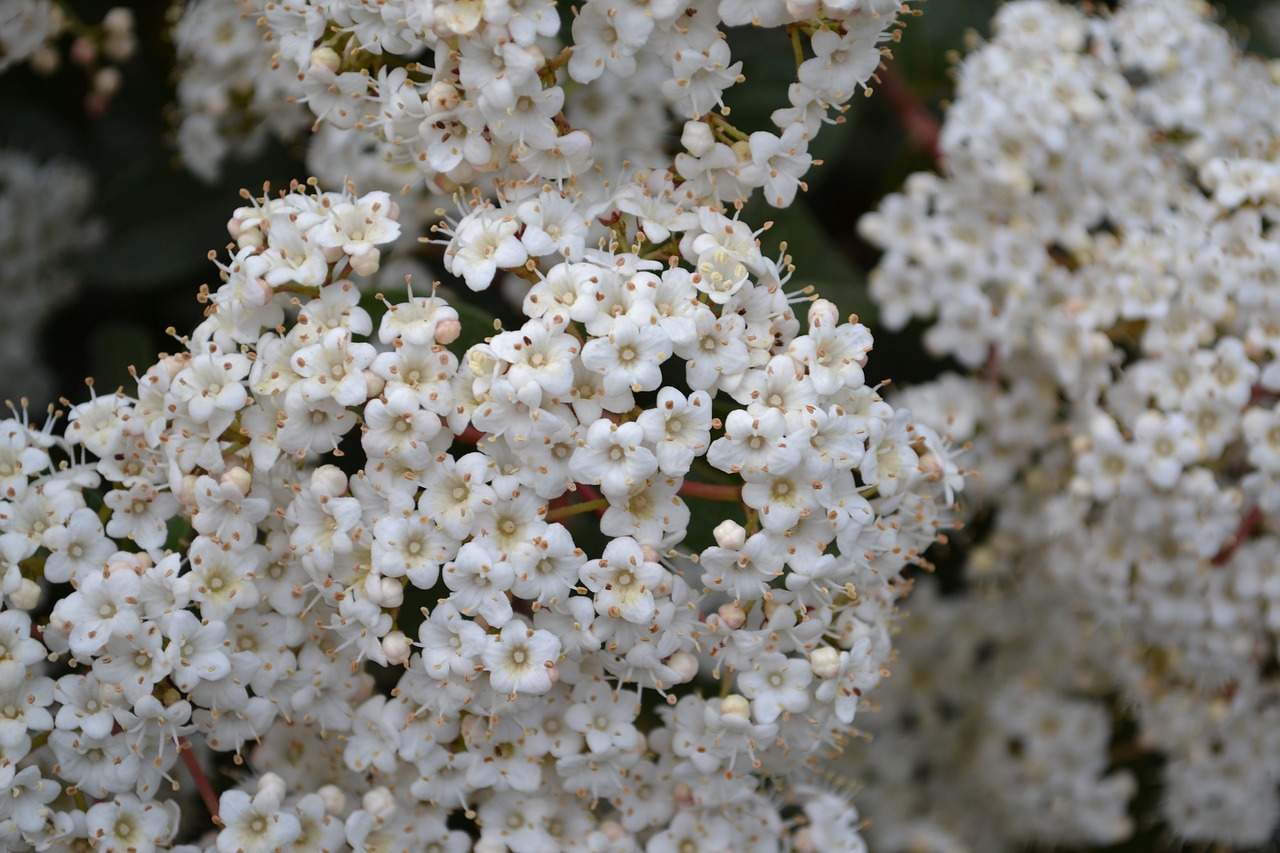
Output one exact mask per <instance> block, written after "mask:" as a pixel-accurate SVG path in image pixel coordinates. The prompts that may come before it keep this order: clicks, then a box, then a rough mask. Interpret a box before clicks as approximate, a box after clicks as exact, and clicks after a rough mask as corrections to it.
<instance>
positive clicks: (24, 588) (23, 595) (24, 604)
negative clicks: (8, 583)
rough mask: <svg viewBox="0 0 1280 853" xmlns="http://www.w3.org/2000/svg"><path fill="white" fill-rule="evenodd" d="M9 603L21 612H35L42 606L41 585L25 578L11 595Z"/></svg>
mask: <svg viewBox="0 0 1280 853" xmlns="http://www.w3.org/2000/svg"><path fill="white" fill-rule="evenodd" d="M9 603H10V604H11V605H13V606H14V607H16V608H18V609H19V610H34V609H35V608H36V606H37V605H39V604H40V584H38V583H36V582H35V581H33V580H31V579H30V578H23V579H22V580H20V581H19V582H18V588H17V589H15V590H14V591H13V592H11V593H9Z"/></svg>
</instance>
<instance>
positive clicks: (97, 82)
mask: <svg viewBox="0 0 1280 853" xmlns="http://www.w3.org/2000/svg"><path fill="white" fill-rule="evenodd" d="M122 85H124V76H123V75H122V74H121V73H120V69H119V68H116V67H115V66H114V65H108V66H107V67H106V68H99V69H98V71H97V73H95V74H94V75H93V94H94V95H96V96H98V97H100V98H112V97H115V94H116V93H117V92H119V91H120V87H121V86H122Z"/></svg>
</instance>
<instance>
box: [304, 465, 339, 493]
mask: <svg viewBox="0 0 1280 853" xmlns="http://www.w3.org/2000/svg"><path fill="white" fill-rule="evenodd" d="M346 490H347V475H346V474H344V473H342V469H341V468H339V467H338V466H337V465H321V466H320V467H319V468H317V469H316V470H314V471H312V472H311V491H313V492H315V493H316V494H317V495H326V496H328V497H331V498H336V497H338V496H339V495H341V494H342V493H343V492H345V491H346Z"/></svg>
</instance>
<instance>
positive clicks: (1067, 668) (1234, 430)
mask: <svg viewBox="0 0 1280 853" xmlns="http://www.w3.org/2000/svg"><path fill="white" fill-rule="evenodd" d="M1209 11H1210V10H1209V8H1208V6H1207V5H1206V4H1201V3H1197V2H1192V0H1179V2H1167V0H1159V2H1156V1H1155V0H1131V2H1128V3H1124V4H1121V5H1120V6H1119V8H1117V9H1116V10H1114V11H1113V12H1098V13H1097V14H1092V15H1087V14H1085V13H1083V12H1082V11H1080V10H1078V9H1076V8H1074V7H1071V6H1065V5H1059V4H1057V3H1053V2H1047V0H1023V2H1015V3H1010V4H1008V5H1007V6H1005V7H1003V9H1002V10H1001V12H1000V13H999V15H998V17H997V19H996V29H995V36H994V38H993V39H992V40H991V41H990V42H989V43H987V44H984V45H982V46H981V48H980V49H978V50H977V51H976V52H975V53H973V54H972V55H971V56H970V57H968V58H967V59H966V60H965V61H964V63H963V64H962V66H961V67H960V71H959V76H958V80H959V92H958V96H957V98H956V100H955V103H954V105H953V106H952V108H951V110H950V112H949V114H948V117H947V121H946V126H945V128H944V130H943V132H942V140H941V141H942V147H943V150H944V155H945V158H946V169H945V175H944V176H938V175H932V174H924V175H916V176H913V178H912V179H911V180H910V181H909V183H908V185H907V189H906V191H905V192H904V193H902V194H900V195H896V196H892V197H890V198H889V199H887V200H886V201H885V203H884V205H883V207H882V209H881V210H880V211H879V212H878V213H877V214H874V215H872V216H869V217H867V218H866V219H864V220H863V222H862V226H861V227H862V231H863V233H864V234H865V235H866V236H867V237H868V238H870V239H871V240H872V241H873V242H875V243H877V244H879V245H880V246H882V247H883V248H884V249H885V256H884V259H883V262H882V263H881V265H880V267H879V269H878V271H877V273H876V275H875V278H874V279H873V284H872V287H873V293H874V295H875V297H876V298H877V300H878V301H879V303H880V305H881V306H882V307H883V315H882V316H883V318H884V320H885V322H886V324H887V325H890V326H901V325H904V324H905V323H906V322H907V321H908V320H909V319H912V318H920V319H924V320H927V321H928V326H927V329H926V331H925V333H924V341H925V344H926V346H927V347H928V349H929V350H930V351H931V352H933V353H935V354H937V355H940V356H948V357H950V358H952V359H954V361H955V362H958V363H959V364H960V365H961V366H963V367H964V368H967V369H968V370H970V371H971V373H970V375H969V376H967V377H961V376H954V375H953V376H948V377H944V378H942V379H940V380H938V381H937V382H935V383H932V384H931V385H929V386H926V387H922V388H919V389H916V390H915V391H914V392H913V393H912V394H910V395H909V396H908V398H907V399H908V400H909V401H910V405H911V406H912V408H913V410H914V411H916V413H917V414H918V415H919V416H920V417H921V418H922V419H923V420H924V421H926V422H929V423H935V424H939V425H945V429H946V431H947V432H948V433H949V434H950V435H951V437H952V438H953V440H956V441H960V442H971V443H972V444H973V465H974V466H975V467H977V468H979V469H980V470H981V471H982V473H983V477H982V480H980V481H979V484H980V489H981V496H982V498H983V502H984V503H985V504H986V507H987V508H988V511H989V513H990V525H989V526H990V531H989V535H987V536H986V538H985V539H984V540H982V541H981V542H980V543H978V544H977V545H976V546H975V547H974V549H973V550H972V552H971V554H970V557H969V563H968V567H967V576H968V580H969V582H970V584H971V586H972V589H973V590H974V597H975V598H976V599H979V601H978V602H977V603H976V604H975V605H974V606H975V607H980V608H982V611H981V612H982V613H984V614H985V616H984V617H983V618H982V619H981V620H977V621H974V622H972V623H971V624H969V626H968V627H967V628H965V629H963V630H960V629H955V630H951V629H948V630H944V631H943V632H942V633H940V634H939V635H938V636H939V637H942V638H944V639H943V640H942V642H943V643H944V644H945V645H946V647H947V648H948V649H949V651H948V654H955V655H956V657H955V658H954V662H955V670H954V671H953V673H951V674H936V675H929V674H924V675H922V676H921V679H920V681H919V682H916V681H914V680H913V681H912V685H913V686H914V685H915V684H917V683H924V684H932V685H936V687H937V690H938V693H937V695H936V697H935V699H925V698H924V697H922V696H918V695H917V696H911V695H908V694H907V693H906V692H905V691H904V692H903V694H902V696H901V701H902V702H903V703H905V704H906V707H911V708H915V709H917V711H916V712H915V713H914V714H913V717H914V719H916V720H917V721H918V722H920V723H921V724H922V728H923V729H925V730H927V731H926V733H924V734H922V733H921V730H920V729H917V730H915V731H914V732H913V733H912V734H911V735H910V736H909V737H898V738H895V739H893V742H894V743H896V744H898V746H899V747H900V749H899V750H897V751H892V752H890V753H886V754H885V755H884V756H883V757H882V758H881V759H879V761H880V763H881V765H882V767H881V770H886V769H887V768H888V765H889V764H890V763H892V764H895V765H897V764H899V763H900V762H901V761H902V753H901V750H905V749H911V750H920V753H919V754H920V755H921V756H922V761H923V762H924V763H925V764H927V765H929V766H931V767H932V768H933V770H932V772H933V774H934V776H935V780H936V781H937V786H936V788H935V789H934V792H935V795H936V796H934V797H933V798H932V799H930V800H929V801H928V802H927V803H926V802H925V801H923V800H919V799H911V798H907V797H904V798H903V799H900V800H899V804H898V808H899V812H898V813H899V814H900V815H901V816H902V817H903V819H904V820H903V822H895V821H892V820H891V821H888V824H889V825H893V826H895V828H898V829H903V828H905V827H906V823H905V821H906V820H907V819H909V818H910V819H915V820H916V821H917V826H918V827H921V831H922V832H924V831H925V829H928V831H929V832H933V833H935V835H934V836H933V837H935V841H934V842H930V843H931V844H933V845H934V846H933V847H931V848H930V849H949V848H946V847H945V845H944V844H943V843H942V842H941V841H937V840H936V839H937V838H944V837H947V838H950V839H951V840H950V841H949V842H947V843H959V842H961V841H963V842H965V843H976V844H978V846H980V847H981V848H982V849H1000V847H1001V846H1002V845H1009V844H1014V843H1018V842H1025V841H1026V840H1028V839H1041V840H1051V841H1054V842H1065V843H1084V842H1095V843H1111V842H1114V841H1117V840H1120V839H1122V838H1124V837H1126V836H1127V835H1128V833H1129V832H1130V831H1131V829H1132V826H1131V825H1130V824H1129V823H1128V821H1126V820H1125V814H1124V799H1125V797H1124V796H1123V795H1124V794H1126V793H1127V792H1131V791H1132V790H1133V784H1132V782H1133V780H1132V779H1131V778H1128V777H1126V776H1125V775H1124V774H1122V773H1117V772H1114V771H1116V770H1117V769H1119V765H1118V763H1117V761H1121V762H1122V761H1123V759H1120V758H1118V757H1120V756H1124V755H1125V754H1126V753H1128V754H1129V756H1130V759H1129V760H1130V761H1132V758H1133V757H1134V756H1136V755H1140V754H1143V753H1148V754H1150V753H1155V754H1158V755H1159V756H1161V757H1162V759H1163V761H1164V764H1163V769H1162V779H1161V781H1160V785H1161V786H1162V787H1161V791H1160V814H1161V817H1162V818H1163V820H1164V821H1166V822H1167V825H1168V826H1169V827H1170V829H1171V830H1172V831H1173V832H1174V833H1176V834H1177V835H1178V836H1180V837H1183V838H1188V839H1196V840H1206V841H1207V840H1214V841H1220V842H1226V843H1232V844H1241V845H1252V844H1261V843H1263V842H1265V841H1266V840H1267V839H1269V838H1272V837H1273V833H1274V832H1275V830H1276V825H1277V821H1278V820H1280V797H1278V796H1277V784H1278V783H1280V737H1277V733H1278V732H1280V728H1277V725H1276V722H1277V717H1278V715H1280V704H1278V703H1277V696H1280V691H1278V690H1277V688H1280V681H1277V676H1276V673H1277V669H1276V661H1277V657H1278V645H1277V644H1278V642H1280V574H1278V573H1277V572H1278V571H1280V566H1278V565H1277V563H1276V561H1275V557H1274V555H1275V553H1276V549H1277V541H1276V526H1275V524H1274V523H1273V521H1272V519H1273V518H1274V517H1275V513H1276V512H1277V510H1280V487H1278V485H1277V483H1280V479H1278V478H1280V452H1278V450H1277V448H1280V404H1278V401H1280V338H1278V337H1277V329H1280V308H1278V307H1277V306H1278V304H1280V303H1277V297H1276V276H1277V270H1278V269H1280V231H1278V230H1277V229H1278V228H1280V206H1278V205H1280V144H1277V140H1280V86H1277V83H1276V77H1275V75H1274V71H1273V69H1272V68H1270V67H1269V66H1268V65H1267V64H1266V63H1265V62H1262V61H1259V60H1256V59H1250V58H1246V57H1242V56H1241V55H1240V53H1239V51H1238V49H1237V47H1236V46H1235V45H1234V44H1233V42H1232V40H1231V38H1230V37H1229V36H1228V34H1227V33H1226V31H1224V30H1223V29H1222V28H1221V27H1219V26H1218V25H1216V24H1215V23H1214V22H1213V21H1212V20H1211V19H1210V17H1209ZM1015 70H1016V73H1015ZM940 428H944V427H942V426H940ZM988 593H991V594H998V595H1000V596H1001V598H1000V599H999V600H1000V601H1001V602H1003V604H1001V605H998V606H997V605H992V604H990V603H984V601H982V600H981V599H983V598H984V596H985V595H987V594H988ZM921 606H922V608H933V609H935V610H937V612H938V613H939V614H942V613H946V612H948V611H949V610H950V609H951V607H952V606H951V604H949V603H944V604H941V605H937V604H930V603H927V602H926V603H924V604H922V605H921ZM1028 613H1032V614H1035V615H1034V616H1031V617H1028ZM938 618H939V619H944V620H952V621H955V619H958V617H953V616H941V615H940V616H938ZM961 621H963V620H961ZM1001 623H1003V624H1001ZM957 632H959V633H960V634H962V635H963V637H964V639H963V640H958V638H957V636H956V635H957ZM1037 634H1038V635H1039V637H1038V639H1036V640H1034V641H1032V642H1029V641H1027V640H1026V638H1027V637H1028V636H1029V635H1037ZM984 638H986V641H989V642H985V641H984ZM1019 638H1021V639H1019ZM984 646H985V647H986V648H987V652H985V653H983V654H979V653H978V652H977V651H976V650H978V649H980V648H983V647H984ZM992 649H994V650H995V651H994V653H992V651H991V650H992ZM930 657H931V656H930V655H928V654H925V655H922V656H921V657H920V658H918V659H919V660H920V661H921V663H927V665H928V667H930V668H932V667H936V666H938V663H937V661H936V660H934V661H927V662H926V661H925V660H924V659H927V658H930ZM942 705H947V706H949V707H950V708H951V709H952V713H950V714H940V713H939V712H938V708H940V707H942ZM957 708H963V709H966V710H965V713H964V714H961V715H956V714H955V713H954V711H955V709H957ZM1113 715H1121V716H1123V717H1127V718H1128V719H1123V720H1122V723H1123V728H1124V729H1125V730H1130V731H1133V732H1134V734H1133V735H1132V736H1131V737H1132V742H1127V741H1126V742H1123V743H1121V744H1120V746H1119V747H1117V746H1116V745H1115V744H1112V743H1110V742H1109V740H1110V737H1111V736H1110V735H1109V734H1108V728H1109V726H1110V723H1111V720H1112V719H1113ZM965 731H969V732H975V733H981V734H975V735H971V736H969V735H965V734H963V733H964V732H965ZM1128 737H1130V736H1128V735H1126V738H1128ZM956 739H961V740H963V741H965V743H966V746H965V747H963V748H957V747H956V746H952V747H951V748H950V749H948V750H934V749H933V747H932V746H931V744H937V743H940V742H942V741H950V742H953V743H954V741H955V740H956ZM1148 766H1149V765H1148ZM886 772H887V770H886ZM943 779H951V780H953V782H954V784H953V785H952V786H948V785H946V784H945V783H944V782H943V781H941V780H943ZM974 779H981V780H983V782H984V784H983V786H982V787H981V789H980V790H975V788H974V787H973V786H972V784H971V783H972V782H973V780H974ZM959 780H963V781H959ZM898 790H899V791H900V792H903V791H905V788H901V787H900V788H899V789H898ZM944 790H945V791H948V792H949V793H946V794H942V793H939V792H940V791H944ZM889 799H892V798H888V797H887V798H886V801H887V800H889ZM979 800H981V802H979ZM881 807H885V806H884V805H883V803H878V804H877V808H881ZM962 813H964V814H963V815H962ZM1012 815H1016V816H1017V819H1012V818H1011V817H1010V816H1012ZM979 823H981V824H983V826H982V827H978V826H977V825H978V824H979ZM993 827H998V828H999V830H998V831H996V832H995V833H993V831H992V828H993ZM926 834H927V833H926ZM909 836H910V833H904V834H902V835H900V836H899V837H898V840H897V841H896V842H894V843H889V842H886V845H887V846H886V849H907V846H908V844H909ZM993 836H994V837H993ZM977 839H982V840H981V842H980V843H979V842H978V841H977ZM911 849H916V848H911Z"/></svg>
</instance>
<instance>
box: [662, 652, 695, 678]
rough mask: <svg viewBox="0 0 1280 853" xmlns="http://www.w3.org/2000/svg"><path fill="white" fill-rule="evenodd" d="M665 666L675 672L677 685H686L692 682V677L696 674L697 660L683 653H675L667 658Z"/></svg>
mask: <svg viewBox="0 0 1280 853" xmlns="http://www.w3.org/2000/svg"><path fill="white" fill-rule="evenodd" d="M667 666H669V667H671V668H672V669H673V670H675V672H676V675H677V676H679V678H680V681H679V682H677V683H679V684H687V683H688V682H690V681H693V679H694V676H696V675H697V674H698V659H697V658H696V657H694V656H693V655H691V654H689V653H688V652H685V651H680V652H676V653H675V654H673V655H672V656H671V657H669V658H667Z"/></svg>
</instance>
